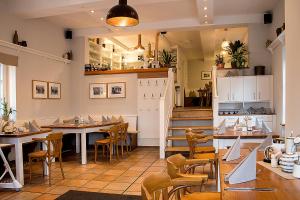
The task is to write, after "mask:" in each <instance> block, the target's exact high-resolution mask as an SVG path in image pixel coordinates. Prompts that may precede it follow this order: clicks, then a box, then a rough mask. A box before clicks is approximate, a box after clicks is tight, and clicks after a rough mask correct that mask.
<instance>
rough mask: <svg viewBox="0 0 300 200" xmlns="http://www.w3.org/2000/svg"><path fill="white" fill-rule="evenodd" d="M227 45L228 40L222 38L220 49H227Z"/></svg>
mask: <svg viewBox="0 0 300 200" xmlns="http://www.w3.org/2000/svg"><path fill="white" fill-rule="evenodd" d="M228 46H229V41H228V40H225V39H224V40H223V42H222V44H221V47H222V49H224V50H225V49H227V47H228Z"/></svg>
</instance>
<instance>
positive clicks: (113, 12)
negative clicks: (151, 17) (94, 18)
mask: <svg viewBox="0 0 300 200" xmlns="http://www.w3.org/2000/svg"><path fill="white" fill-rule="evenodd" d="M106 23H107V24H109V25H111V26H121V27H125V26H136V25H138V24H139V16H138V14H137V12H136V11H135V9H134V8H132V7H131V6H129V5H127V0H119V4H118V5H116V6H114V7H112V8H111V9H110V10H109V11H108V13H107V16H106Z"/></svg>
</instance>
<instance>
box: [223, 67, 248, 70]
mask: <svg viewBox="0 0 300 200" xmlns="http://www.w3.org/2000/svg"><path fill="white" fill-rule="evenodd" d="M242 69H250V67H243V68H217V70H242Z"/></svg>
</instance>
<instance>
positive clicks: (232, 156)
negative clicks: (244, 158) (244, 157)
mask: <svg viewBox="0 0 300 200" xmlns="http://www.w3.org/2000/svg"><path fill="white" fill-rule="evenodd" d="M240 156H241V137H240V136H239V137H238V138H237V139H236V140H235V142H234V144H233V145H232V146H231V147H230V148H229V149H228V151H227V152H226V154H225V155H224V156H223V157H222V159H223V160H226V161H231V160H236V159H239V158H240Z"/></svg>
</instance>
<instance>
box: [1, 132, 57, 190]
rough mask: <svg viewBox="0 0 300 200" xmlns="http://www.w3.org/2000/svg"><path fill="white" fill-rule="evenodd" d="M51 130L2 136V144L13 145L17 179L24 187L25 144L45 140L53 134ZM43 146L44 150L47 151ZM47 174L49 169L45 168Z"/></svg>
mask: <svg viewBox="0 0 300 200" xmlns="http://www.w3.org/2000/svg"><path fill="white" fill-rule="evenodd" d="M51 131H52V130H51V129H43V130H41V131H39V132H26V133H19V134H0V143H2V144H4V143H5V144H13V145H14V146H15V153H16V179H17V180H18V181H19V182H20V183H21V184H22V185H24V168H23V165H24V164H23V144H25V143H30V142H32V138H44V137H47V136H48V135H49V133H51ZM46 148H47V147H46V145H44V144H43V150H46ZM45 174H48V168H47V167H45Z"/></svg>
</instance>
